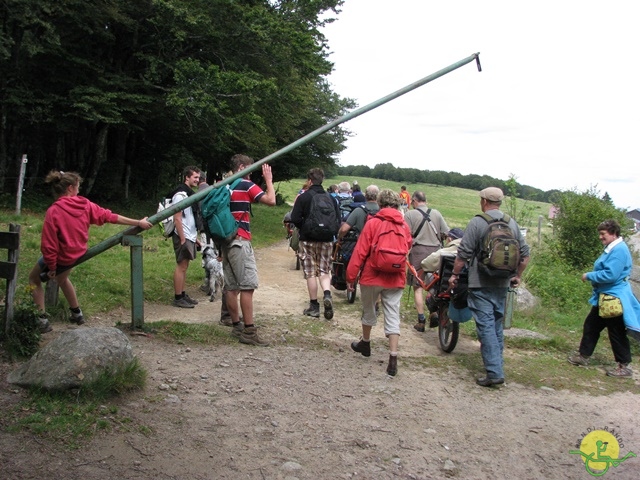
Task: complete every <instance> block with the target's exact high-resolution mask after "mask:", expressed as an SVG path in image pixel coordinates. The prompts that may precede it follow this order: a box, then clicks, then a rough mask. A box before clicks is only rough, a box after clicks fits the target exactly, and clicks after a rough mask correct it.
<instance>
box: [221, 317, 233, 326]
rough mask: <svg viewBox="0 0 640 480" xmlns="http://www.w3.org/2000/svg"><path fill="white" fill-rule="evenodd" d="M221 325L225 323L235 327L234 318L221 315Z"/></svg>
mask: <svg viewBox="0 0 640 480" xmlns="http://www.w3.org/2000/svg"><path fill="white" fill-rule="evenodd" d="M220 325H224V326H225V327H233V320H231V317H220Z"/></svg>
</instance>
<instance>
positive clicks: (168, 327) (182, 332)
mask: <svg viewBox="0 0 640 480" xmlns="http://www.w3.org/2000/svg"><path fill="white" fill-rule="evenodd" d="M145 330H148V331H150V332H153V333H154V334H155V335H156V336H158V337H160V338H162V339H164V340H169V341H173V342H176V343H177V344H179V345H186V344H189V343H198V344H201V345H225V344H229V343H236V342H237V339H235V338H233V337H231V336H230V335H229V332H230V330H229V327H224V326H222V325H211V324H209V325H208V324H201V323H182V322H172V321H167V320H162V321H159V322H147V323H145Z"/></svg>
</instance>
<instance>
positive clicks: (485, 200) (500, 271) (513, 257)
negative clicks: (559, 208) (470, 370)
mask: <svg viewBox="0 0 640 480" xmlns="http://www.w3.org/2000/svg"><path fill="white" fill-rule="evenodd" d="M503 199H504V194H503V193H502V190H500V189H499V188H497V187H488V188H485V189H484V190H482V191H481V192H480V208H481V210H482V214H480V215H476V216H475V217H473V218H472V219H471V221H470V222H469V224H468V225H467V228H466V229H465V232H464V237H463V238H462V242H460V245H459V247H458V253H457V255H456V260H455V263H454V265H453V273H452V275H451V277H450V278H449V287H450V288H451V289H453V288H455V286H456V284H457V279H458V276H459V274H460V273H461V272H462V269H463V268H464V267H465V266H468V268H469V289H468V298H467V304H468V306H469V309H470V310H471V313H472V314H473V318H474V319H475V322H476V331H477V333H478V339H479V340H480V352H481V354H482V361H483V363H484V368H485V370H486V374H485V376H484V377H481V378H477V379H476V383H477V384H478V385H480V386H482V387H491V386H493V385H500V384H503V383H504V362H503V350H504V334H503V320H504V310H505V301H506V298H507V291H508V289H509V286H511V287H517V286H518V285H520V281H521V276H522V272H524V269H525V268H526V267H527V264H528V263H529V245H527V243H526V241H525V239H524V237H523V236H522V233H520V227H519V226H518V224H517V222H516V221H515V219H513V218H511V217H510V216H509V215H506V214H504V213H503V212H502V211H500V205H501V204H502V200H503Z"/></svg>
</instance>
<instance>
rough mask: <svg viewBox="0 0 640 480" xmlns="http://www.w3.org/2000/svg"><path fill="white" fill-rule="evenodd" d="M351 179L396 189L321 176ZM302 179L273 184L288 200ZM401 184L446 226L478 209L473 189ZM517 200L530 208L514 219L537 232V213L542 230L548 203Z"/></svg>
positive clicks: (390, 184) (455, 224) (466, 219)
mask: <svg viewBox="0 0 640 480" xmlns="http://www.w3.org/2000/svg"><path fill="white" fill-rule="evenodd" d="M354 180H357V181H358V184H359V185H360V186H361V188H362V189H363V190H364V189H365V188H366V187H367V185H371V184H375V185H377V186H378V187H380V188H389V189H392V190H395V191H397V192H399V191H400V186H401V184H400V183H398V182H392V181H388V180H379V179H374V178H367V177H349V178H341V177H335V178H327V179H325V181H324V183H323V186H324V187H328V186H329V185H331V184H333V183H335V184H337V183H339V182H343V181H347V182H349V183H350V184H352V183H353V181H354ZM304 181H305V179H302V178H299V179H293V180H289V181H287V182H278V183H276V185H275V187H276V190H277V191H279V192H280V193H281V194H282V195H283V196H284V198H285V200H286V201H287V202H290V203H291V202H293V200H294V199H295V197H296V194H297V193H298V190H300V187H302V184H303V183H304ZM404 185H406V187H407V190H408V191H409V193H413V192H415V191H417V190H421V191H423V192H424V193H425V195H426V196H427V201H428V203H429V206H430V207H431V208H435V209H436V210H438V211H440V213H442V215H443V216H444V218H445V220H446V221H447V224H448V225H449V227H450V228H453V227H461V228H464V227H465V226H466V225H467V223H468V222H469V219H470V218H471V217H472V216H474V215H475V214H477V213H479V212H480V197H478V192H477V191H475V190H467V189H464V188H457V187H443V186H440V185H431V184H427V183H405V184H404ZM517 202H518V211H522V207H523V206H524V205H525V204H526V205H527V206H530V207H531V208H532V214H531V215H529V218H528V219H526V218H525V219H524V220H521V219H518V218H517V216H516V220H518V223H520V226H522V227H526V228H528V229H529V231H530V232H533V231H536V232H537V228H538V217H539V216H542V217H543V219H542V228H543V232H545V230H546V229H547V228H548V227H547V223H548V214H549V207H550V206H551V204H549V203H544V202H534V201H526V202H525V201H524V200H521V199H518V200H517ZM504 206H505V204H503V207H504ZM504 210H505V209H504V208H503V211H504Z"/></svg>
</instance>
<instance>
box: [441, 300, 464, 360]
mask: <svg viewBox="0 0 640 480" xmlns="http://www.w3.org/2000/svg"><path fill="white" fill-rule="evenodd" d="M459 335H460V324H459V323H458V322H454V321H453V320H451V319H450V318H449V302H446V303H444V304H443V305H440V308H439V309H438V340H439V341H440V349H441V350H442V351H443V352H445V353H451V352H453V349H454V348H456V344H457V343H458V336H459Z"/></svg>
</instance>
